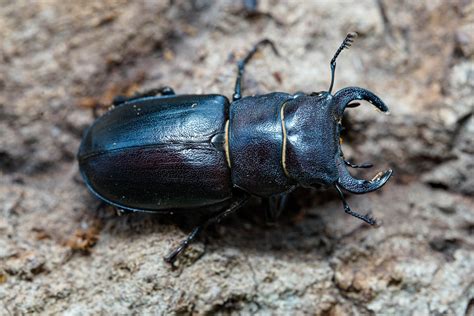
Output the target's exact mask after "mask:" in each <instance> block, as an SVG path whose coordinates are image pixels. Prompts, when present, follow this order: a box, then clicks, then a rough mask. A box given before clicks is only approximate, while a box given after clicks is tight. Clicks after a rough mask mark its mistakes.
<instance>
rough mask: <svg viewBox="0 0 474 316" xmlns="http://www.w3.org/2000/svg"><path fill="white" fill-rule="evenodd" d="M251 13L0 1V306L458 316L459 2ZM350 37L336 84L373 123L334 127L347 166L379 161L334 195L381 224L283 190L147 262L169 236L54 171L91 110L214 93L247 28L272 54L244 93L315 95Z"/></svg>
mask: <svg viewBox="0 0 474 316" xmlns="http://www.w3.org/2000/svg"><path fill="white" fill-rule="evenodd" d="M259 10H260V11H261V12H266V13H270V14H255V13H253V14H251V13H248V12H246V11H245V10H244V9H243V5H242V3H241V2H238V1H219V2H218V4H213V2H212V1H206V0H202V1H192V2H188V1H173V4H170V2H168V1H159V2H155V1H119V0H117V1H114V0H107V1H101V2H97V3H93V2H90V1H74V2H71V1H56V0H52V1H38V2H31V1H26V0H24V1H15V2H11V1H0V38H1V39H2V40H1V46H0V176H1V178H0V302H1V304H0V314H2V315H3V314H21V313H27V312H40V313H45V314H49V313H69V314H74V315H75V314H78V315H79V314H97V313H103V314H109V313H111V312H112V313H115V314H125V313H130V312H136V313H157V314H159V313H163V314H164V313H182V314H188V313H196V314H204V313H222V314H226V313H251V312H252V313H254V312H257V313H260V314H269V313H274V314H286V313H289V312H296V313H298V314H304V313H308V314H325V315H345V314H347V315H349V314H395V313H396V314H403V315H410V314H416V315H428V314H435V315H437V314H438V315H439V314H446V315H464V314H469V315H472V314H473V313H474V199H473V198H472V196H473V194H474V158H473V157H474V143H473V139H474V116H473V111H474V98H473V97H472V96H473V95H474V59H473V51H474V49H473V47H474V43H473V39H472V34H473V33H474V30H473V27H472V25H473V24H472V21H473V20H474V15H473V14H474V6H473V5H472V2H470V1H434V2H433V1H419V2H416V4H415V3H414V2H412V1H398V0H397V1H383V2H382V1H371V0H366V1H359V2H358V4H357V5H355V4H351V3H350V2H345V1H313V2H312V1H307V2H300V1H291V2H289V3H288V4H285V1H273V0H267V1H260V3H259ZM351 30H355V31H358V32H359V34H360V37H359V38H358V39H357V41H356V42H355V44H354V45H353V47H352V48H351V50H349V51H346V52H344V53H343V54H342V55H341V57H340V59H339V62H338V71H337V80H336V89H339V88H341V87H344V86H349V85H356V86H361V87H366V88H368V89H371V90H373V91H375V92H376V93H377V94H378V95H380V96H381V97H382V98H383V99H384V100H385V101H386V103H387V104H388V105H389V106H390V108H391V113H392V115H391V116H383V115H380V114H379V113H375V112H374V111H372V110H371V108H370V107H368V106H365V107H364V106H362V107H360V108H358V109H355V110H350V111H348V112H349V115H348V119H347V122H346V126H347V128H348V135H347V136H346V137H345V140H346V142H345V143H344V149H345V152H346V155H347V156H349V158H351V159H353V160H356V161H359V162H363V161H373V162H374V163H376V166H377V169H382V168H384V167H387V166H391V167H393V168H394V170H395V176H394V178H393V179H392V180H391V181H390V183H389V184H388V185H387V186H385V187H384V188H383V189H382V190H381V191H380V192H377V193H372V194H368V195H364V196H353V197H350V198H349V202H350V203H351V205H352V206H353V208H354V209H357V210H360V211H364V210H365V211H371V212H372V213H373V214H374V216H376V217H377V218H378V219H379V220H381V221H382V222H383V225H382V226H381V227H379V228H377V229H373V228H371V227H368V226H366V225H364V224H363V223H361V222H359V221H357V220H356V219H354V218H351V217H350V216H347V215H345V214H344V212H343V211H342V208H341V205H340V202H339V201H338V200H337V199H335V195H334V192H325V193H314V194H311V195H310V196H308V195H307V194H306V195H303V194H300V195H298V196H299V198H298V199H296V202H297V203H296V204H299V205H302V206H301V210H299V209H300V207H296V206H293V207H290V208H289V209H288V210H287V211H286V213H285V214H284V216H283V218H282V219H281V221H280V222H279V224H278V226H276V227H266V226H265V225H263V223H262V218H263V215H262V207H261V206H259V205H258V204H256V205H252V206H249V207H248V208H247V210H246V211H245V212H243V213H242V214H238V215H236V216H234V217H232V218H230V219H228V220H226V221H225V223H222V225H220V226H219V227H217V228H216V229H214V230H211V231H210V232H209V234H208V235H207V237H206V238H203V239H202V240H201V241H200V242H198V243H196V244H195V245H193V246H192V247H191V249H190V251H189V252H188V253H187V254H186V256H185V257H183V258H181V260H180V262H179V265H178V268H177V269H174V270H173V269H170V267H169V266H167V265H166V264H165V263H164V262H163V260H162V257H163V255H164V254H165V253H167V252H168V251H169V250H170V249H171V248H172V247H173V246H175V245H176V244H177V243H178V241H179V240H180V239H181V238H183V237H184V235H185V233H186V231H182V230H180V229H179V228H177V226H176V225H173V224H170V223H169V222H170V220H169V219H167V218H158V217H154V216H149V215H143V216H142V215H135V216H125V217H117V216H115V214H114V213H113V211H112V210H109V209H103V210H99V211H97V210H96V208H97V205H98V203H97V201H96V200H95V199H94V198H93V197H91V195H90V194H89V193H88V192H87V190H86V188H85V187H84V185H83V184H82V183H81V181H80V179H79V175H78V170H77V165H76V163H75V160H74V155H75V153H76V150H77V148H78V145H79V142H80V136H81V133H82V131H83V130H84V128H86V127H87V126H88V125H89V124H90V123H91V122H92V120H93V115H92V111H91V107H94V106H97V105H107V104H109V103H110V101H111V99H112V97H113V96H114V95H116V94H119V93H133V92H134V91H136V90H145V89H147V88H152V87H157V86H162V85H170V86H172V87H174V88H175V90H176V91H177V92H182V93H203V92H221V93H224V94H226V95H227V96H230V95H231V94H232V88H233V84H234V77H235V60H236V59H237V58H239V57H241V56H242V55H243V54H244V52H245V51H246V50H247V49H249V47H250V46H251V45H252V43H255V42H256V41H258V40H259V39H261V38H262V37H269V38H272V39H274V40H275V42H276V43H277V46H278V48H279V50H280V53H281V55H282V56H283V57H281V58H278V57H276V56H274V55H273V54H272V53H271V51H270V50H268V51H267V50H265V51H264V52H263V53H262V54H260V55H259V58H256V59H255V60H254V61H253V62H252V64H251V65H250V66H249V67H248V72H247V76H246V78H245V91H246V93H248V94H253V93H265V92H268V91H275V90H279V91H288V92H296V91H307V92H309V91H319V90H324V89H327V86H328V83H329V67H328V62H329V59H330V58H331V56H332V54H333V52H334V51H335V49H336V48H337V46H338V45H339V43H340V41H341V40H342V38H343V37H344V35H345V34H346V33H347V32H348V31H351ZM102 110H105V107H102ZM372 172H373V171H372ZM369 173H370V172H368V173H367V172H364V173H363V175H365V176H366V177H370V176H371V174H369ZM303 197H304V198H303ZM294 204H295V203H294ZM296 204H295V205H296Z"/></svg>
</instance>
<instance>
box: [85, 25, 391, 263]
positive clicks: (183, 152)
mask: <svg viewBox="0 0 474 316" xmlns="http://www.w3.org/2000/svg"><path fill="white" fill-rule="evenodd" d="M355 36H356V34H355V33H349V34H348V35H347V36H346V38H345V39H344V41H343V42H342V44H341V45H340V46H339V48H338V49H337V51H336V53H335V54H334V56H333V58H332V60H331V62H330V68H331V84H330V87H329V89H328V91H322V92H317V93H316V92H313V93H310V94H305V93H296V94H289V93H284V92H272V93H269V94H264V95H255V96H246V97H242V85H241V82H242V77H243V75H244V69H245V66H246V64H247V63H248V62H249V61H250V59H251V58H252V57H253V56H254V54H255V53H256V52H257V50H258V49H260V48H261V47H262V46H266V45H269V46H271V48H272V50H273V51H274V52H275V53H276V54H278V51H277V50H276V48H275V45H274V44H273V42H272V41H270V40H268V39H264V40H262V41H260V42H258V43H257V44H256V45H255V46H254V47H253V48H252V50H250V51H249V52H248V54H247V55H246V56H245V57H244V58H243V59H242V60H240V61H239V62H238V63H237V79H236V82H235V89H234V94H233V98H232V102H229V100H228V99H227V98H226V97H225V96H223V95H219V94H208V95H176V94H175V92H174V90H173V89H171V88H169V87H163V88H159V89H154V90H151V91H147V92H145V93H142V94H139V95H135V96H132V97H117V98H116V99H115V100H114V102H113V108H112V109H111V110H110V111H108V112H106V113H105V114H104V115H102V116H101V117H99V118H98V119H97V120H96V121H95V122H94V123H93V124H92V125H91V127H89V128H88V129H87V131H86V132H85V134H84V137H83V139H82V143H81V145H80V148H79V151H78V154H77V159H78V162H79V169H80V173H81V175H82V177H83V179H84V182H85V184H86V186H87V187H88V189H89V190H90V191H91V192H92V193H93V194H94V195H95V196H97V197H98V198H99V199H100V200H102V201H103V202H105V203H107V204H110V205H112V206H114V207H116V208H118V209H120V210H121V211H122V212H153V213H174V212H180V213H181V214H184V215H185V216H193V214H195V213H196V212H197V211H200V212H201V211H204V212H205V213H206V214H207V215H208V216H207V218H206V220H205V221H204V222H203V223H202V224H201V225H199V226H197V227H195V228H194V229H193V230H192V231H191V233H190V234H189V235H188V236H187V238H186V239H184V240H183V241H182V242H181V243H180V245H179V246H178V247H177V248H176V249H174V250H173V251H172V252H171V253H170V254H169V255H168V256H166V257H165V260H166V261H167V262H170V263H172V262H174V260H175V259H176V258H177V256H178V255H179V254H180V253H182V252H183V251H184V250H185V249H186V248H187V246H188V245H189V244H190V243H191V242H192V241H193V240H194V239H195V238H196V237H197V236H198V235H199V234H200V233H201V231H202V230H204V229H205V228H206V227H207V226H208V225H209V224H212V223H214V222H218V221H220V220H221V219H222V218H224V217H225V216H227V215H229V214H231V213H233V212H235V211H236V210H238V209H239V208H240V207H241V206H242V205H243V204H244V203H245V202H246V201H247V200H248V199H249V197H250V196H258V197H261V198H265V199H268V201H269V202H270V203H269V205H270V207H269V209H268V212H267V214H268V215H269V217H270V218H271V219H275V218H276V217H278V215H279V213H280V212H281V210H282V209H283V208H284V205H285V201H286V198H287V196H288V194H289V193H290V192H291V191H293V190H294V189H295V188H296V187H299V186H302V187H326V188H327V187H331V186H332V187H334V188H335V189H336V191H337V192H338V195H339V197H340V198H341V201H342V204H343V208H344V211H345V212H346V213H348V214H350V215H352V216H355V217H357V218H359V219H361V220H363V221H365V222H366V223H368V224H371V225H374V224H375V223H376V221H375V220H374V219H373V218H371V217H370V216H369V215H361V214H359V213H357V212H355V211H353V210H352V209H351V208H350V206H349V205H348V203H347V202H346V200H345V198H344V195H343V193H342V190H346V191H349V192H352V193H356V194H362V193H367V192H371V191H374V190H377V189H379V188H380V187H382V186H383V185H384V184H385V183H386V182H387V180H388V179H389V178H390V176H391V175H392V170H390V169H389V170H387V171H385V172H381V173H378V174H377V175H376V176H375V177H374V178H373V179H372V180H370V181H368V180H362V179H357V178H354V177H353V176H351V174H350V173H349V171H348V170H347V167H353V168H367V167H371V165H370V164H362V165H356V164H352V163H350V162H348V161H346V160H345V159H344V155H343V153H342V150H341V145H340V140H339V139H340V133H341V130H342V124H341V120H342V116H343V113H344V110H345V109H346V108H347V107H356V106H359V105H360V104H359V103H354V102H352V101H354V100H366V101H368V102H370V103H371V104H373V105H374V106H375V107H376V108H377V109H379V110H380V111H382V112H388V107H387V106H386V105H385V104H384V102H383V101H382V100H381V99H380V98H379V97H377V96H376V95H375V94H374V93H372V92H370V91H368V90H366V89H363V88H359V87H348V88H343V89H342V90H339V91H338V92H336V93H335V94H332V89H333V85H334V77H335V69H336V59H337V57H338V56H339V54H340V53H341V51H343V49H345V48H349V47H350V46H351V44H352V42H353V40H354V38H355Z"/></svg>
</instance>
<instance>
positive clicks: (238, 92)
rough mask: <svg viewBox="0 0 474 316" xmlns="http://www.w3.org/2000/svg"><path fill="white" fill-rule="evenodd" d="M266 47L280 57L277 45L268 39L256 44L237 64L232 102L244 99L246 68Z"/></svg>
mask: <svg viewBox="0 0 474 316" xmlns="http://www.w3.org/2000/svg"><path fill="white" fill-rule="evenodd" d="M266 45H270V47H271V48H272V50H273V52H274V53H275V54H276V55H277V56H280V54H279V53H278V50H277V49H276V47H275V44H274V43H273V42H272V41H271V40H269V39H268V38H266V39H263V40H261V41H260V42H258V43H257V44H255V45H254V46H253V48H252V49H251V50H250V51H249V52H248V53H247V55H246V56H245V57H244V58H243V59H241V60H239V62H238V63H237V79H236V80H235V89H234V95H233V96H232V101H236V100H239V99H241V98H242V76H243V75H244V70H245V66H246V65H247V63H248V62H249V61H250V59H252V57H253V55H255V53H256V52H257V51H258V49H259V48H260V47H262V46H266Z"/></svg>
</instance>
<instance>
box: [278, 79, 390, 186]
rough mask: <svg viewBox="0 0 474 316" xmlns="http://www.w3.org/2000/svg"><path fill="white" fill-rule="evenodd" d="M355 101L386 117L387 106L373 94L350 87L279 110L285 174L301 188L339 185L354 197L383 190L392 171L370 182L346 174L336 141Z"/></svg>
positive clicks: (302, 99)
mask: <svg viewBox="0 0 474 316" xmlns="http://www.w3.org/2000/svg"><path fill="white" fill-rule="evenodd" d="M354 100H366V101H368V102H369V103H371V104H373V105H374V106H375V107H376V108H377V109H379V110H380V111H382V112H385V113H387V112H388V108H387V106H386V105H385V104H384V103H383V102H382V100H380V99H379V98H378V97H377V96H376V95H375V94H373V93H372V92H370V91H368V90H365V89H362V88H355V87H349V88H344V89H342V90H340V91H338V92H337V93H336V94H335V95H331V94H330V93H329V92H321V93H313V94H311V95H302V96H298V97H297V98H295V99H294V100H292V101H290V102H287V103H286V104H285V105H284V107H283V110H282V114H283V119H284V126H285V130H284V133H285V141H284V144H283V147H284V148H283V151H284V153H285V155H284V161H283V165H284V167H285V173H286V174H287V176H288V177H289V178H291V179H294V180H295V181H296V182H298V183H299V184H300V185H302V186H306V187H319V186H321V185H323V186H329V185H338V186H340V187H342V188H344V189H346V190H347V191H350V192H353V193H359V194H360V193H367V192H371V191H374V190H377V189H378V188H380V187H382V186H383V185H384V184H385V183H386V182H387V180H388V179H389V178H390V176H391V174H392V171H391V170H387V171H385V172H380V173H378V174H377V175H376V176H375V177H374V178H373V179H372V180H370V181H369V180H362V179H357V178H354V177H353V176H352V175H351V174H350V173H349V171H348V170H347V167H346V163H345V161H344V157H343V154H342V149H341V144H340V141H339V138H340V131H341V127H342V125H341V121H342V116H343V113H344V110H345V109H346V108H347V107H354V106H357V103H355V102H352V101H354Z"/></svg>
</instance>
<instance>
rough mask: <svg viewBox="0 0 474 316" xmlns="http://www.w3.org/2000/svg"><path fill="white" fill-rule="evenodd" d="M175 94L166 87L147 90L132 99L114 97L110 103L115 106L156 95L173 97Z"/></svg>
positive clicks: (121, 96) (120, 96)
mask: <svg viewBox="0 0 474 316" xmlns="http://www.w3.org/2000/svg"><path fill="white" fill-rule="evenodd" d="M175 94H176V93H175V92H174V90H173V89H172V88H170V87H168V86H164V87H161V88H157V89H151V90H147V91H144V92H141V93H136V94H135V95H133V96H132V97H126V96H123V95H119V96H116V97H115V98H114V100H113V101H112V105H114V106H117V105H120V104H123V103H126V102H130V101H133V100H137V99H141V98H146V97H154V96H157V95H162V96H167V95H175Z"/></svg>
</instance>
